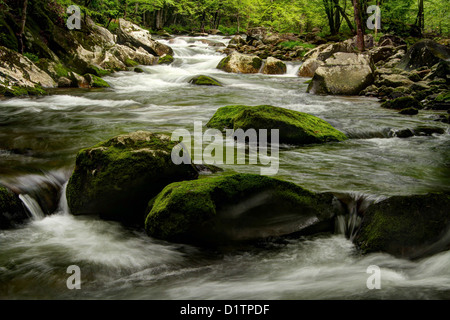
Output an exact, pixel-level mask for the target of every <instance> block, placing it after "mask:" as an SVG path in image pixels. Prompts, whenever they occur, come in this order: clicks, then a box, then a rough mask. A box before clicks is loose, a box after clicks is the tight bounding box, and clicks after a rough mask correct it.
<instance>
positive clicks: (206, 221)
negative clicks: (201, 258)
mask: <svg viewBox="0 0 450 320" xmlns="http://www.w3.org/2000/svg"><path fill="white" fill-rule="evenodd" d="M257 195H260V196H261V198H260V200H258V201H259V202H258V204H256V205H254V207H252V205H249V204H247V205H245V204H242V205H241V207H240V208H241V211H242V212H240V214H239V215H240V216H242V217H241V218H240V220H238V219H235V218H237V217H235V218H232V219H231V220H234V221H235V223H237V224H239V223H244V224H245V223H248V220H245V219H246V218H245V217H247V218H248V216H246V214H245V213H244V212H246V213H250V212H254V213H255V214H256V217H254V219H256V220H258V219H264V218H267V219H269V220H272V221H273V219H276V216H277V212H283V213H292V214H298V215H302V214H305V215H317V216H319V217H320V218H319V219H321V218H322V217H325V216H326V217H330V216H332V215H333V214H332V210H331V206H330V204H331V197H330V195H316V194H314V193H312V192H310V191H308V190H305V189H303V188H301V187H300V186H297V185H295V184H293V183H290V182H286V181H282V180H278V179H274V178H269V177H265V176H259V175H252V174H233V175H224V176H218V177H208V178H204V179H200V180H193V181H183V182H176V183H172V184H170V185H168V186H167V187H166V188H164V189H163V191H161V193H160V194H159V195H158V196H157V197H155V198H154V199H152V200H151V201H150V203H149V205H148V215H147V218H146V222H145V228H146V231H147V233H148V234H149V235H150V236H152V237H156V238H160V239H166V240H175V241H188V242H189V241H195V240H200V238H202V237H203V236H205V233H206V235H208V234H209V236H211V238H210V239H211V241H212V242H214V241H215V240H218V239H220V238H221V237H222V236H223V234H222V233H221V232H222V230H220V228H221V226H220V225H217V224H216V223H217V222H218V219H219V220H221V219H222V220H221V221H222V222H223V219H225V220H227V219H228V218H227V214H226V213H227V212H229V210H231V211H232V212H234V211H233V209H229V206H230V205H236V206H239V204H240V203H246V201H248V199H251V198H252V197H254V196H257ZM277 210H278V211H277ZM197 237H199V238H198V239H197ZM203 240H204V238H203Z"/></svg>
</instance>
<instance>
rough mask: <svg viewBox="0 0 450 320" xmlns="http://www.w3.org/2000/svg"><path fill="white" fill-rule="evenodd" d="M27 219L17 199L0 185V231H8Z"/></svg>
mask: <svg viewBox="0 0 450 320" xmlns="http://www.w3.org/2000/svg"><path fill="white" fill-rule="evenodd" d="M26 219H28V215H27V213H26V211H25V208H24V207H23V205H22V202H21V201H20V199H19V197H18V196H17V195H16V194H15V193H13V192H12V191H11V190H9V189H8V188H6V187H3V186H1V185H0V230H1V229H9V228H12V227H14V226H15V225H17V224H20V223H22V222H23V221H25V220H26Z"/></svg>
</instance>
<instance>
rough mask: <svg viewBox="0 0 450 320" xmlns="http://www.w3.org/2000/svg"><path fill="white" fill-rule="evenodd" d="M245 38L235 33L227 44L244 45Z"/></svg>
mask: <svg viewBox="0 0 450 320" xmlns="http://www.w3.org/2000/svg"><path fill="white" fill-rule="evenodd" d="M245 43H246V42H245V39H244V38H242V37H241V36H240V35H236V36H234V37H233V38H231V40H230V42H229V45H230V44H231V45H245Z"/></svg>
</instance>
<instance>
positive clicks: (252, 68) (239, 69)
mask: <svg viewBox="0 0 450 320" xmlns="http://www.w3.org/2000/svg"><path fill="white" fill-rule="evenodd" d="M262 62H263V61H262V59H261V58H259V57H258V56H255V55H247V54H242V53H238V52H233V53H232V54H231V55H229V56H228V57H226V58H224V59H222V61H220V63H219V64H218V65H217V68H218V69H220V70H223V71H226V72H231V73H258V72H259V70H260V69H261V66H262Z"/></svg>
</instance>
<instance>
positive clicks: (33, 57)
mask: <svg viewBox="0 0 450 320" xmlns="http://www.w3.org/2000/svg"><path fill="white" fill-rule="evenodd" d="M23 55H24V56H25V57H27V58H28V59H30V60H31V61H32V62H38V61H39V57H38V56H37V55H35V54H33V53H30V52H25V53H24V54H23Z"/></svg>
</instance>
